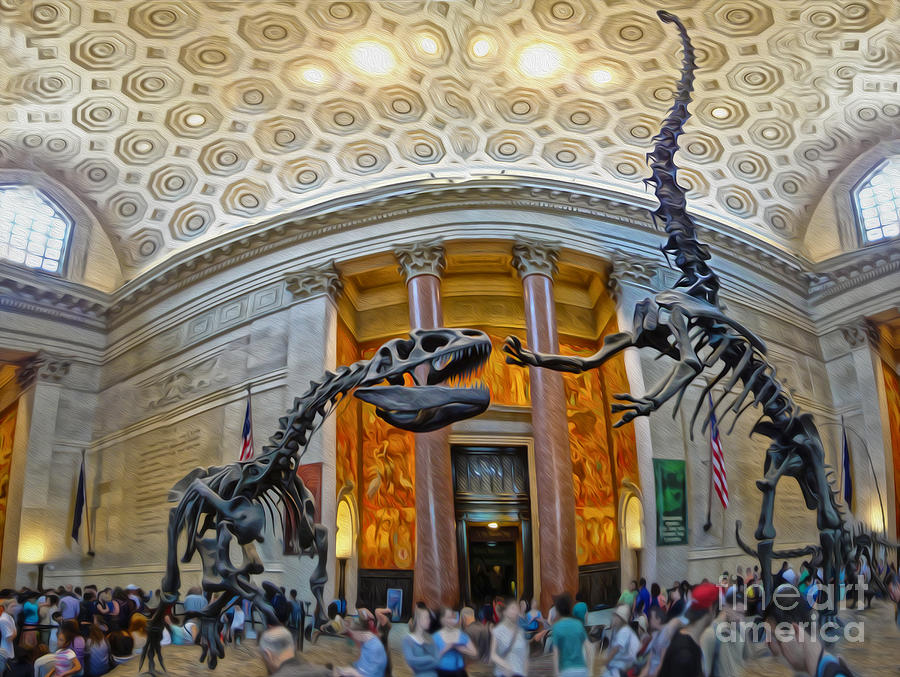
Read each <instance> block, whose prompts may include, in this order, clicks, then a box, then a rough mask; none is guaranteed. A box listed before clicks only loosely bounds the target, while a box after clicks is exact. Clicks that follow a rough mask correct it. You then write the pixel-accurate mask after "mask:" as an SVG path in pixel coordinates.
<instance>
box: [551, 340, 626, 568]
mask: <svg viewBox="0 0 900 677" xmlns="http://www.w3.org/2000/svg"><path fill="white" fill-rule="evenodd" d="M560 349H561V350H562V352H564V353H566V354H569V355H580V356H585V357H586V356H588V355H592V354H593V353H595V352H596V349H597V347H596V345H595V344H593V343H591V344H586V343H582V344H577V345H576V344H573V343H563V344H561V345H560ZM564 382H565V388H566V415H567V416H566V418H567V419H568V424H569V450H570V452H571V454H572V483H573V485H574V490H575V528H576V529H577V532H576V536H575V542H576V547H577V554H578V564H579V566H581V565H585V564H600V563H602V562H613V561H617V560H618V559H619V532H618V529H617V524H616V490H615V476H614V473H613V468H612V461H611V459H610V454H609V440H610V437H609V420H608V417H607V416H604V415H603V412H605V411H607V409H606V406H605V403H604V394H603V383H602V382H601V379H600V373H599V372H598V371H590V372H585V373H582V374H564Z"/></svg>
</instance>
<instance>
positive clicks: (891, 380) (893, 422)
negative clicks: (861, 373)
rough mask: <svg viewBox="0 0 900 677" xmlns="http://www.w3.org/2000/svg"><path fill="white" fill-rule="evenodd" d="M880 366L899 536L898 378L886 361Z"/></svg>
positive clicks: (899, 384)
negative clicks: (885, 401)
mask: <svg viewBox="0 0 900 677" xmlns="http://www.w3.org/2000/svg"><path fill="white" fill-rule="evenodd" d="M881 367H882V371H883V372H884V392H885V399H886V400H887V414H888V423H889V425H890V428H891V448H892V450H893V460H894V509H895V510H896V514H897V519H896V521H895V524H896V525H897V535H898V536H900V378H898V377H897V372H895V371H894V370H893V369H892V368H891V365H889V364H887V363H886V362H882V365H881Z"/></svg>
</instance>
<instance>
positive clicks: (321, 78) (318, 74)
mask: <svg viewBox="0 0 900 677" xmlns="http://www.w3.org/2000/svg"><path fill="white" fill-rule="evenodd" d="M300 77H301V78H303V80H304V81H305V82H308V83H309V84H311V85H321V84H322V83H323V82H325V71H323V70H322V69H321V68H317V67H316V66H308V67H307V68H304V69H303V70H302V71H301V72H300Z"/></svg>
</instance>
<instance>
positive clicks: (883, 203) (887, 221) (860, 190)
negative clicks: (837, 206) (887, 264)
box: [853, 156, 900, 242]
mask: <svg viewBox="0 0 900 677" xmlns="http://www.w3.org/2000/svg"><path fill="white" fill-rule="evenodd" d="M853 206H854V207H855V209H856V218H857V220H858V222H859V226H860V230H861V231H862V234H863V241H864V242H878V241H880V240H884V239H886V238H890V237H897V235H900V156H895V157H892V158H888V159H887V160H885V161H884V162H882V163H881V164H880V165H878V166H877V167H876V168H875V169H873V170H872V171H871V172H870V173H869V174H868V175H867V176H866V177H865V178H864V179H863V180H862V181H861V182H860V183H859V185H857V187H856V190H855V191H854V192H853Z"/></svg>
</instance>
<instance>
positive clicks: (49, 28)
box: [0, 0, 900, 277]
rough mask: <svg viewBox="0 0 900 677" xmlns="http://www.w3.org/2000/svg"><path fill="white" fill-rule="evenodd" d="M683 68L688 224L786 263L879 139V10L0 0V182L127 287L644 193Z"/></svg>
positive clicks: (823, 2) (477, 1)
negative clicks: (206, 262) (18, 187)
mask: <svg viewBox="0 0 900 677" xmlns="http://www.w3.org/2000/svg"><path fill="white" fill-rule="evenodd" d="M659 8H665V9H668V10H670V11H673V12H675V13H677V14H678V15H679V16H681V17H682V18H683V19H684V21H685V23H686V24H687V25H688V28H689V30H690V33H691V36H692V38H693V40H694V44H695V46H696V49H697V53H698V57H699V59H698V61H699V66H700V71H699V72H698V74H697V85H696V92H695V103H694V105H693V107H692V110H693V112H694V117H693V119H692V120H691V122H690V123H689V133H688V134H687V135H686V136H685V138H684V140H683V144H682V146H683V151H682V153H681V155H680V164H681V165H682V166H683V167H684V169H683V171H682V172H681V174H680V180H681V182H682V183H683V184H684V185H685V186H686V187H687V188H688V189H689V191H690V193H689V195H690V198H691V199H692V205H693V207H694V208H696V209H698V210H702V211H704V212H706V213H708V214H713V215H716V216H718V217H719V218H721V219H723V220H725V221H728V222H730V223H732V224H735V225H738V226H740V227H742V228H744V229H746V231H747V232H748V233H750V234H753V235H757V236H761V237H764V238H766V239H767V240H769V241H774V242H776V243H778V244H780V245H781V246H783V247H785V248H786V249H793V250H795V251H801V245H800V243H801V242H802V239H803V236H804V233H805V229H806V225H807V223H808V221H809V218H810V215H811V214H812V212H813V210H814V209H815V207H816V205H817V203H818V202H819V200H820V199H821V197H822V195H823V193H824V192H825V191H826V190H827V187H828V185H829V184H830V183H831V181H832V179H833V178H834V177H835V176H836V175H837V174H838V173H840V172H841V170H842V169H843V168H844V167H845V166H846V165H847V164H848V163H849V162H851V161H852V160H853V159H854V158H856V157H857V156H858V155H859V154H860V153H861V152H862V151H863V150H865V149H867V148H869V147H871V146H872V145H873V144H874V143H876V142H878V141H881V140H883V139H885V138H892V137H896V136H898V134H900V131H898V130H900V91H898V89H900V84H898V83H900V79H898V75H897V72H898V63H900V39H898V34H900V18H898V17H900V3H897V2H896V1H895V0H882V1H879V0H851V1H847V2H835V1H834V0H768V1H766V2H762V1H760V0H752V1H750V0H746V1H742V0H698V1H696V2H695V1H685V0H681V1H678V0H673V1H671V2H651V1H649V0H606V1H601V0H451V1H445V2H432V1H417V0H405V1H398V2H375V1H372V2H325V1H324V0H312V1H308V2H279V1H276V0H241V1H240V2H238V1H229V2H225V1H222V2H215V1H205V2H199V1H191V2H184V1H177V2H176V1H173V2H163V1H155V0H148V1H138V2H135V1H134V0H120V1H118V2H94V1H90V0H0V107H2V117H0V120H2V129H0V166H5V167H17V168H26V169H37V170H40V171H43V172H46V173H47V174H49V175H51V176H52V177H54V178H55V179H57V180H59V181H61V182H62V183H64V184H65V185H66V186H68V187H70V188H71V189H72V190H73V191H75V192H76V193H77V194H79V195H80V196H82V198H83V200H84V201H85V203H86V204H87V205H88V207H90V208H91V209H93V210H94V211H95V213H96V216H97V218H98V220H99V221H100V223H102V224H103V226H104V228H105V229H106V231H107V232H108V233H109V235H110V239H111V240H112V243H113V246H114V247H115V249H116V251H117V253H118V255H119V257H120V260H121V262H122V265H123V268H124V269H125V272H126V275H127V276H129V277H130V276H133V275H134V274H136V273H137V272H138V271H141V270H144V269H147V268H149V267H151V266H152V265H154V264H155V263H158V262H160V261H161V260H163V259H164V258H165V257H166V256H168V255H170V254H172V253H173V252H176V251H179V250H182V249H184V248H187V247H190V246H192V245H193V244H195V243H198V242H200V241H203V240H204V239H206V238H210V237H213V236H215V235H218V234H221V233H223V232H225V231H227V230H229V229H234V228H236V227H239V226H242V225H245V224H248V223H250V222H253V221H257V220H261V219H264V218H269V217H272V216H275V215H280V214H287V213H290V212H292V211H295V210H298V209H300V208H304V207H308V206H310V205H313V204H316V203H323V202H325V201H327V200H329V199H332V198H335V197H337V196H339V195H346V194H352V193H354V192H361V191H365V190H367V189H369V188H373V187H376V186H383V185H386V184H391V183H399V182H410V181H415V180H420V179H430V180H435V179H436V180H442V179H445V180H459V179H460V178H470V177H472V176H479V175H490V176H496V175H498V174H500V173H506V174H507V175H513V176H520V175H525V176H545V177H551V178H554V179H563V180H569V181H573V182H578V183H584V184H586V185H588V186H593V187H598V188H602V189H605V190H608V191H611V192H617V193H624V194H629V193H630V194H636V193H639V192H640V193H642V192H643V186H642V184H641V179H642V178H643V177H644V176H645V175H646V173H647V172H646V167H645V164H644V154H645V153H646V151H647V149H648V145H649V144H650V142H651V138H652V136H653V135H654V133H655V132H656V130H657V128H658V127H659V124H660V120H661V118H662V117H663V115H664V114H665V111H666V110H667V108H668V106H669V105H670V103H671V99H672V88H673V85H674V83H675V80H676V79H677V77H678V72H677V69H678V66H679V62H680V45H679V44H678V42H677V40H676V37H675V35H674V32H673V31H672V29H671V27H669V26H664V25H663V24H661V23H660V22H659V20H658V19H657V18H656V16H655V10H656V9H659Z"/></svg>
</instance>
